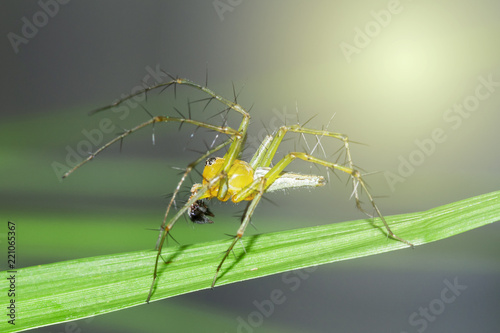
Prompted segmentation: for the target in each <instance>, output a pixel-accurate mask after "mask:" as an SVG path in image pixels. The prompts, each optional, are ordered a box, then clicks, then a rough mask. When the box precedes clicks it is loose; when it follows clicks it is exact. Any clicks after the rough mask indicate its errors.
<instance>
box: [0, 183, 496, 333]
mask: <svg viewBox="0 0 500 333" xmlns="http://www.w3.org/2000/svg"><path fill="white" fill-rule="evenodd" d="M498 220H500V191H499V192H493V193H488V194H484V195H481V196H477V197H473V198H469V199H466V200H462V201H459V202H455V203H451V204H448V205H444V206H440V207H437V208H434V209H431V210H428V211H425V212H420V213H412V214H404V215H397V216H389V217H387V221H388V223H389V225H390V226H391V228H392V230H393V231H394V232H395V233H396V234H397V235H399V236H400V237H403V238H405V239H407V240H409V241H411V242H413V243H414V244H415V245H422V244H426V243H429V242H433V241H437V240H440V239H443V238H447V237H450V236H453V235H456V234H459V233H462V232H465V231H468V230H471V229H474V228H477V227H480V226H483V225H486V224H489V223H493V222H496V221H498ZM384 231H385V229H384V228H383V226H382V224H381V223H380V221H379V220H378V219H376V220H375V222H374V223H373V222H371V221H370V220H358V221H351V222H343V223H336V224H331V225H326V226H319V227H309V228H303V229H296V230H289V231H282V232H277V233H272V234H263V235H256V236H248V237H245V238H244V240H243V243H244V246H245V248H246V252H247V253H246V254H244V253H243V251H242V249H241V248H240V249H238V250H236V258H235V257H233V256H230V257H229V258H228V260H227V261H226V263H225V265H224V266H223V269H222V273H221V274H220V275H219V278H218V281H217V285H218V286H220V285H224V284H228V283H233V282H237V281H243V280H247V279H253V278H257V277H261V276H266V275H270V274H276V273H280V272H284V271H289V270H293V269H298V268H303V267H308V266H315V265H320V264H325V263H330V262H334V261H339V260H346V259H353V258H358V257H363V256H367V255H372V254H376V253H383V252H388V251H393V250H398V249H402V248H407V246H406V245H404V244H403V243H401V242H398V241H394V240H391V239H387V237H386V235H385V232H384ZM230 241H231V240H229V239H226V240H223V241H216V242H210V243H203V244H195V245H188V246H181V247H174V246H169V247H168V248H167V249H165V250H164V254H163V257H164V259H165V261H166V262H167V264H162V265H160V270H159V278H158V282H157V286H156V290H155V292H154V295H153V301H154V300H158V299H162V298H166V297H171V296H175V295H179V294H183V293H188V292H193V291H196V290H201V289H207V288H209V287H210V284H211V281H212V278H213V275H214V272H215V267H216V266H217V264H218V263H219V260H220V258H221V256H222V253H223V252H224V251H225V250H226V248H227V246H228V245H229V243H230ZM154 258H155V252H154V251H151V250H149V251H139V252H130V253H123V254H116V255H107V256H101V257H92V258H84V259H78V260H71V261H65V262H59V263H55V264H49V265H43V266H36V267H28V268H23V269H19V270H18V271H17V273H16V274H15V275H16V285H15V291H16V297H15V305H16V321H15V323H16V324H15V325H11V324H8V323H7V321H6V320H5V319H4V320H2V321H1V322H0V331H2V332H16V331H20V330H25V329H29V328H34V327H40V326H46V325H51V324H55V323H60V322H64V321H69V320H74V319H79V318H85V317H89V316H94V315H97V314H103V313H107V312H110V311H116V310H119V309H123V308H127V307H131V306H135V305H141V304H144V301H145V299H146V296H147V294H148V290H149V286H150V283H151V275H152V271H153V264H154ZM9 275H10V273H8V272H5V271H4V272H2V280H3V281H6V280H5V279H6V276H7V277H8V276H9ZM8 289H9V288H8V287H7V286H6V283H2V286H1V289H0V295H2V296H1V297H2V304H4V305H5V304H9V303H8V302H9V301H10V298H7V294H8ZM4 318H5V317H4Z"/></svg>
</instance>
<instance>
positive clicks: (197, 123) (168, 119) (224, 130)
mask: <svg viewBox="0 0 500 333" xmlns="http://www.w3.org/2000/svg"><path fill="white" fill-rule="evenodd" d="M160 122H180V123H188V124H193V125H195V126H199V127H205V128H208V129H211V130H214V131H216V132H220V133H223V134H228V135H230V136H241V135H240V132H239V131H237V130H235V129H233V128H231V127H228V126H215V125H212V124H207V123H204V122H201V121H196V120H193V119H187V118H178V117H168V116H156V117H153V118H151V119H150V120H148V121H146V122H144V123H142V124H140V125H137V126H136V127H134V128H132V129H129V130H128V131H125V132H123V133H122V134H120V135H119V136H117V137H116V138H114V139H113V140H111V141H109V142H108V143H106V144H105V145H104V146H102V147H100V148H99V149H97V150H96V151H95V152H93V153H92V154H90V155H89V157H87V158H86V159H84V160H83V161H82V162H80V163H79V164H77V165H76V166H74V167H73V168H72V169H71V170H69V171H67V172H66V173H65V174H64V175H63V176H62V178H66V177H68V176H69V175H70V174H71V173H73V172H74V171H75V170H76V169H78V168H80V167H81V166H82V165H84V164H86V163H87V162H89V161H91V160H92V159H94V157H96V156H97V155H98V154H99V153H101V152H102V151H103V150H105V149H106V148H108V147H109V146H111V145H112V144H114V143H116V142H119V141H122V140H123V139H124V138H125V137H127V136H129V135H130V134H132V133H134V132H136V131H138V130H140V129H141V128H144V127H147V126H149V125H154V124H155V123H160Z"/></svg>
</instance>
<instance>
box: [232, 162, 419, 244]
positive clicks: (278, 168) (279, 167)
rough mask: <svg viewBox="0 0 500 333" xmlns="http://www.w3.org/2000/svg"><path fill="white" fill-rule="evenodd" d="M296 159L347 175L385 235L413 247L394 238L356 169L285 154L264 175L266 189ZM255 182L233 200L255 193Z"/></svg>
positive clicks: (404, 241)
mask: <svg viewBox="0 0 500 333" xmlns="http://www.w3.org/2000/svg"><path fill="white" fill-rule="evenodd" d="M296 158H299V159H301V160H304V161H307V162H311V163H315V164H319V165H322V166H325V167H328V168H330V169H334V170H339V171H342V172H345V173H347V174H348V175H350V176H351V177H352V179H353V182H354V183H355V189H357V187H358V186H359V185H361V187H362V188H363V190H364V191H365V193H366V195H367V196H368V199H369V200H370V203H371V204H372V206H373V208H374V209H375V211H376V212H377V214H378V216H379V217H380V219H381V220H382V222H383V224H384V226H385V228H386V230H387V233H388V235H389V236H390V237H391V238H394V239H396V240H399V241H401V242H403V243H405V244H408V245H410V246H412V247H413V244H412V243H410V242H408V241H407V240H405V239H403V238H401V237H398V236H396V235H395V234H394V233H393V232H392V230H391V228H390V227H389V225H388V224H387V221H386V220H385V218H384V216H383V215H382V213H381V212H380V209H379V208H378V206H377V205H376V204H375V200H373V197H372V195H371V194H370V192H369V191H368V188H367V186H366V184H365V182H364V180H363V179H362V177H361V174H360V173H359V171H358V170H356V169H353V168H350V167H346V166H343V165H339V164H336V163H332V162H328V161H325V160H322V159H319V158H317V157H314V156H311V155H309V154H306V153H303V152H293V153H289V154H287V155H286V156H285V157H283V158H282V159H281V160H280V161H279V162H278V163H276V164H275V165H274V167H272V168H271V170H269V172H268V173H267V174H266V175H265V177H266V178H267V183H266V189H267V188H268V187H269V186H270V185H272V183H273V182H274V181H275V180H276V179H278V178H279V177H280V174H281V172H283V170H284V169H285V167H286V166H287V165H288V164H290V163H291V162H292V161H293V160H295V159H296ZM256 183H257V181H254V182H253V183H252V184H250V185H249V186H247V187H246V188H245V189H243V190H242V191H241V192H239V193H238V194H236V195H235V200H240V199H242V198H245V197H246V196H248V195H250V193H252V191H255V186H256V185H257V184H256ZM356 205H360V202H359V201H356Z"/></svg>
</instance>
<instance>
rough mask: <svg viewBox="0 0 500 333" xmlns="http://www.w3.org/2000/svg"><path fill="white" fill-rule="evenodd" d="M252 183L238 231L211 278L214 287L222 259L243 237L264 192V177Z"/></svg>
mask: <svg viewBox="0 0 500 333" xmlns="http://www.w3.org/2000/svg"><path fill="white" fill-rule="evenodd" d="M252 184H255V187H253V189H252V193H253V194H255V196H254V198H253V199H252V201H250V203H249V204H248V206H247V208H246V210H245V214H244V215H243V218H242V220H241V224H240V227H239V229H238V232H237V233H236V236H235V237H234V240H233V241H232V243H231V245H229V247H228V249H227V250H226V252H225V253H224V256H223V257H222V260H221V262H220V263H219V266H217V269H216V271H215V275H214V278H213V280H212V288H214V286H215V282H216V281H217V275H218V274H219V271H220V269H221V268H222V264H223V263H224V261H225V260H226V258H227V257H228V255H229V253H231V251H232V250H233V248H234V245H235V244H236V242H238V240H240V239H241V237H243V234H244V233H245V230H246V228H247V226H248V225H249V224H250V220H251V218H252V215H253V213H254V211H255V208H256V207H257V204H258V203H259V201H260V199H261V198H262V195H263V194H264V189H265V186H266V178H265V177H261V178H260V179H256V180H255V181H254V183H252Z"/></svg>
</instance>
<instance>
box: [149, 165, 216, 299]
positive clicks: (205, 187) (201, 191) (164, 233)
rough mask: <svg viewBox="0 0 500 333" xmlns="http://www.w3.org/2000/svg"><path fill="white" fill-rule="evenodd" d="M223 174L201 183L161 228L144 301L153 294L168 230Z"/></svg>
mask: <svg viewBox="0 0 500 333" xmlns="http://www.w3.org/2000/svg"><path fill="white" fill-rule="evenodd" d="M224 176H225V175H224V173H220V174H218V175H217V176H216V177H214V178H212V179H211V180H210V181H209V182H207V183H206V184H205V185H203V186H202V187H201V188H200V189H199V190H198V191H197V192H196V193H194V194H193V195H192V196H191V197H190V198H189V200H188V201H187V203H186V204H185V205H184V206H182V208H180V209H179V210H178V211H177V213H176V214H175V215H174V216H173V217H172V218H171V219H170V221H169V223H168V224H167V225H166V226H165V227H164V228H163V230H162V235H161V239H160V243H159V246H158V251H157V253H156V261H155V269H154V272H153V282H152V283H151V287H150V289H149V294H148V298H147V299H146V303H149V301H150V300H151V296H152V295H153V289H154V286H155V282H156V278H157V276H158V262H159V260H160V255H161V250H162V248H163V244H164V243H165V238H166V237H167V235H168V234H169V232H170V230H172V228H173V227H174V224H175V222H177V220H178V219H179V218H180V217H181V216H182V214H184V213H185V212H186V211H187V210H188V208H189V207H190V206H191V205H193V204H194V203H195V201H197V200H198V199H200V197H201V196H203V194H205V192H206V191H207V190H208V189H209V188H211V187H213V186H215V185H217V183H218V182H220V181H221V179H222V178H224Z"/></svg>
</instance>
